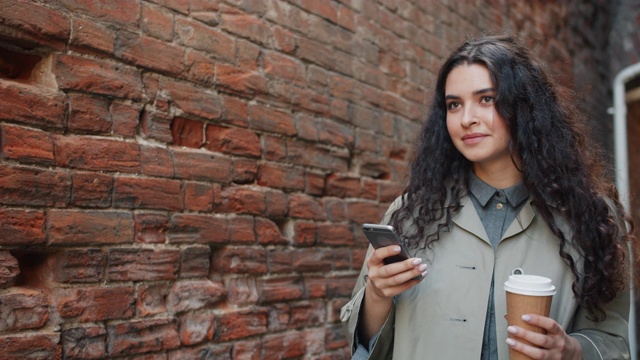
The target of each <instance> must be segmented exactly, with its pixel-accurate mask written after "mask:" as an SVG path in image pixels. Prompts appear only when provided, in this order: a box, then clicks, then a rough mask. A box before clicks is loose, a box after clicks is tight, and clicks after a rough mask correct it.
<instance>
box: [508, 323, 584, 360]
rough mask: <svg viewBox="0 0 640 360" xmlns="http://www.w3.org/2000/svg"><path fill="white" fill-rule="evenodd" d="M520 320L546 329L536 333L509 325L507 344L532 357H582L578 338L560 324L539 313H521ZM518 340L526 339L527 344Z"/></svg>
mask: <svg viewBox="0 0 640 360" xmlns="http://www.w3.org/2000/svg"><path fill="white" fill-rule="evenodd" d="M522 320H524V321H525V322H526V323H529V324H531V325H533V326H537V327H539V328H542V329H544V330H546V331H547V333H546V334H540V333H536V332H534V331H530V330H526V329H523V328H521V327H517V326H509V327H508V328H507V331H509V333H510V334H511V338H509V339H507V344H508V345H509V347H511V348H512V349H514V350H516V351H519V352H521V353H523V354H525V355H527V356H529V357H531V358H532V359H557V360H560V359H562V360H568V359H582V347H581V346H580V343H579V342H578V340H576V339H574V338H573V337H571V336H569V335H567V333H566V332H565V331H564V329H563V328H562V326H560V324H558V323H557V322H556V321H555V320H553V319H551V318H548V317H545V316H540V315H523V316H522ZM520 340H526V341H528V342H530V343H531V344H533V345H535V346H538V347H535V346H531V345H528V344H526V343H524V342H522V341H520Z"/></svg>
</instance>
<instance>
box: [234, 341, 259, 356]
mask: <svg viewBox="0 0 640 360" xmlns="http://www.w3.org/2000/svg"><path fill="white" fill-rule="evenodd" d="M261 354H262V342H261V341H260V340H247V341H238V342H236V343H235V344H233V352H232V353H231V358H232V359H236V360H260V359H262V357H261Z"/></svg>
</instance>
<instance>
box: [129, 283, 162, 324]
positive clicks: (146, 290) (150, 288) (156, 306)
mask: <svg viewBox="0 0 640 360" xmlns="http://www.w3.org/2000/svg"><path fill="white" fill-rule="evenodd" d="M169 291H170V290H169V285H168V284H166V283H156V284H151V285H139V286H138V298H137V299H136V314H137V315H138V316H142V317H147V316H153V315H158V314H162V313H165V312H167V296H168V295H169Z"/></svg>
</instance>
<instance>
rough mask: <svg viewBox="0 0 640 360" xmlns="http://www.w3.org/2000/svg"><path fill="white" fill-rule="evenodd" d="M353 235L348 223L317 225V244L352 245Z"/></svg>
mask: <svg viewBox="0 0 640 360" xmlns="http://www.w3.org/2000/svg"><path fill="white" fill-rule="evenodd" d="M354 242H355V237H354V235H353V231H352V229H351V227H350V226H349V225H338V224H320V225H318V244H319V245H329V246H353V245H354Z"/></svg>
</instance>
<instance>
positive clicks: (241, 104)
mask: <svg viewBox="0 0 640 360" xmlns="http://www.w3.org/2000/svg"><path fill="white" fill-rule="evenodd" d="M222 102H223V103H222V104H223V109H224V111H223V114H222V120H223V121H224V122H225V123H226V124H230V125H235V126H239V127H243V128H246V127H248V126H249V122H248V119H249V106H248V105H247V102H246V101H244V100H242V99H238V98H235V97H231V96H223V97H222Z"/></svg>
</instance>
